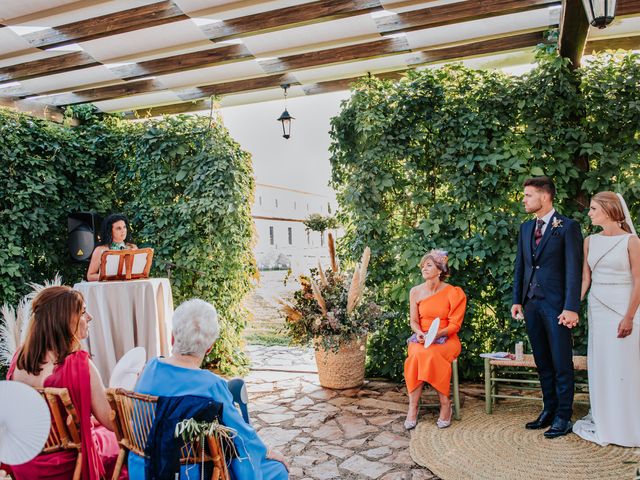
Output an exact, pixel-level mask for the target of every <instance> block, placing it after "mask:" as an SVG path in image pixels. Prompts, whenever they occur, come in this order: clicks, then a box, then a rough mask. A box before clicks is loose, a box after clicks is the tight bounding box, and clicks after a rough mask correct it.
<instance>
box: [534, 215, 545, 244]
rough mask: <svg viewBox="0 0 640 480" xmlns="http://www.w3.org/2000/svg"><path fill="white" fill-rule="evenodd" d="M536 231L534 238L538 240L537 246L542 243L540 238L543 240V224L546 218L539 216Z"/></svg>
mask: <svg viewBox="0 0 640 480" xmlns="http://www.w3.org/2000/svg"><path fill="white" fill-rule="evenodd" d="M536 225H537V226H536V231H535V232H533V238H534V240H535V241H536V247H537V246H538V245H539V244H540V240H542V226H543V225H544V220H542V219H541V218H539V219H538V220H536Z"/></svg>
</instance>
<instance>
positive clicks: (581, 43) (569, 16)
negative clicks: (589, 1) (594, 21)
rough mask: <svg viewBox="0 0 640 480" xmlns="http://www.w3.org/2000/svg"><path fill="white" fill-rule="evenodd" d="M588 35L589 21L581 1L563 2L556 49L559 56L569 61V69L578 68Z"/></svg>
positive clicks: (570, 0)
mask: <svg viewBox="0 0 640 480" xmlns="http://www.w3.org/2000/svg"><path fill="white" fill-rule="evenodd" d="M588 33H589V21H588V20H587V14H586V12H585V11H584V7H583V6H582V0H563V2H562V17H561V18H560V39H559V40H558V48H559V51H560V55H561V56H562V57H565V58H568V59H569V60H570V62H571V68H578V67H579V66H580V59H581V58H582V54H583V53H584V47H585V45H586V43H587V34H588Z"/></svg>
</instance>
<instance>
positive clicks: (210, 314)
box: [173, 298, 220, 356]
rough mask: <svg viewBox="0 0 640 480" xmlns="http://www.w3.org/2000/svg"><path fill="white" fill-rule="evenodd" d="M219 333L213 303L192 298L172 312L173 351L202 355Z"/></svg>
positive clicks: (181, 353)
mask: <svg viewBox="0 0 640 480" xmlns="http://www.w3.org/2000/svg"><path fill="white" fill-rule="evenodd" d="M219 333H220V326H219V325H218V313H217V312H216V309H215V307H214V306H213V305H211V304H210V303H207V302H205V301H204V300H200V299H197V298H194V299H193V300H187V301H186V302H184V303H182V304H181V305H180V306H179V307H178V308H176V311H175V312H174V313H173V353H174V354H175V353H177V354H180V355H196V356H204V355H205V354H206V353H207V350H209V348H210V347H211V345H213V342H215V341H216V340H217V338H218V334H219Z"/></svg>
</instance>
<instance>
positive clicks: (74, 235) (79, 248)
mask: <svg viewBox="0 0 640 480" xmlns="http://www.w3.org/2000/svg"><path fill="white" fill-rule="evenodd" d="M101 222H102V220H101V218H100V217H99V216H98V214H96V213H93V212H74V213H70V214H69V216H68V217H67V225H68V232H69V254H70V255H71V259H72V260H74V261H76V262H88V261H89V259H90V258H91V254H92V253H93V249H94V248H95V247H96V245H98V243H99V242H100V240H99V230H100V223H101Z"/></svg>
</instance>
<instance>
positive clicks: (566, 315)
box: [558, 310, 578, 328]
mask: <svg viewBox="0 0 640 480" xmlns="http://www.w3.org/2000/svg"><path fill="white" fill-rule="evenodd" d="M558 323H559V324H561V325H564V326H565V327H567V328H573V327H575V326H576V325H578V314H577V312H572V311H571V310H563V311H562V313H561V314H560V315H558Z"/></svg>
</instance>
